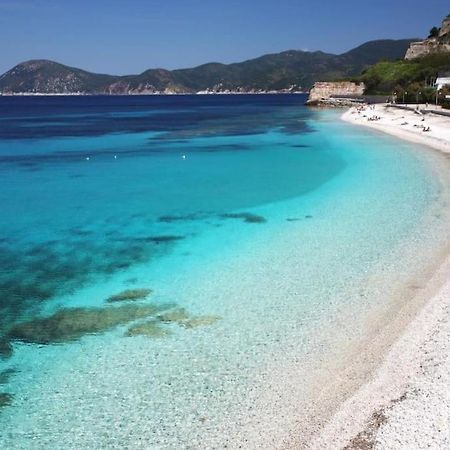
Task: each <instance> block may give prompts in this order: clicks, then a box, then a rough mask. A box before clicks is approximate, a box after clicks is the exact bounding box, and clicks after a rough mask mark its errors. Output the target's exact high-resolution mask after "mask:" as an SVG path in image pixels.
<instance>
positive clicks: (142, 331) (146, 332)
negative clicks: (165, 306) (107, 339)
mask: <svg viewBox="0 0 450 450" xmlns="http://www.w3.org/2000/svg"><path fill="white" fill-rule="evenodd" d="M169 334H171V332H170V330H168V329H167V328H163V327H162V326H161V324H160V323H159V322H158V321H156V320H149V321H147V322H143V323H139V324H136V325H132V326H131V327H130V328H128V330H127V331H126V333H125V336H139V335H142V336H147V337H152V338H160V337H165V336H168V335H169Z"/></svg>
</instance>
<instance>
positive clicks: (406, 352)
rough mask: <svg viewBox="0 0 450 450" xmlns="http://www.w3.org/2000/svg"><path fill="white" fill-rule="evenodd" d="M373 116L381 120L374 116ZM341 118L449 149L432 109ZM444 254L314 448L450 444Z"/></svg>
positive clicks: (448, 257) (449, 278)
mask: <svg viewBox="0 0 450 450" xmlns="http://www.w3.org/2000/svg"><path fill="white" fill-rule="evenodd" d="M373 116H377V117H379V119H376V120H368V118H369V117H373ZM341 119H342V120H344V121H346V122H348V123H352V124H355V125H362V126H366V127H368V128H371V129H372V130H377V131H380V132H384V133H387V134H390V135H392V136H395V137H397V138H400V139H403V140H406V141H409V142H414V143H419V144H422V145H425V146H427V147H429V148H430V149H432V150H437V151H439V152H442V153H444V154H448V153H449V152H450V118H446V117H444V118H443V117H440V116H437V115H434V114H428V115H427V116H425V117H424V120H422V116H421V115H419V114H417V113H415V112H413V111H406V110H400V109H394V108H392V107H386V105H375V106H374V107H372V108H371V109H368V108H367V109H365V110H360V112H359V113H358V111H357V108H351V109H349V110H348V111H346V112H345V113H344V114H343V115H342V116H341ZM405 122H408V123H407V124H406V123H405ZM423 124H424V125H423ZM416 125H417V126H416ZM420 125H423V126H426V127H429V130H430V131H426V132H424V131H423V128H422V127H420ZM442 256H443V258H442V259H441V263H440V264H438V266H437V267H436V268H435V270H434V273H432V275H431V277H430V278H429V279H428V280H427V281H426V283H425V285H424V286H423V287H420V288H419V289H418V293H417V295H415V296H414V298H413V299H412V300H411V301H407V302H405V303H404V305H403V306H402V307H401V309H400V310H399V311H398V313H397V315H396V317H395V318H394V319H393V320H392V321H391V322H390V323H388V324H387V325H386V327H385V329H383V330H381V331H380V333H379V334H378V336H375V339H376V340H378V341H380V342H378V343H375V345H372V343H370V346H371V347H372V348H371V349H369V350H366V349H365V353H366V352H367V354H368V356H369V358H370V352H373V351H374V350H375V351H376V349H377V345H378V346H379V345H380V344H382V341H383V340H384V341H385V344H384V345H386V343H387V348H385V352H382V354H381V355H379V356H378V362H379V364H378V365H377V367H376V369H375V370H374V371H370V369H369V372H370V373H368V374H367V375H368V378H367V380H366V382H364V383H363V384H362V385H361V386H360V387H359V388H358V389H357V390H356V391H355V392H354V393H353V394H351V395H350V397H349V398H347V399H346V400H344V401H343V402H342V403H341V404H340V406H339V408H338V409H337V411H336V412H335V413H334V414H333V415H332V417H331V419H330V420H329V421H328V422H327V423H326V424H325V425H324V427H323V428H322V429H321V430H320V431H319V433H318V434H317V435H316V437H315V438H314V439H313V440H312V441H311V443H310V445H308V448H312V449H319V448H320V449H330V450H331V449H336V448H342V449H345V450H353V449H354V450H356V449H369V448H370V449H372V448H373V449H377V448H379V449H385V448H395V449H397V448H398V449H403V448H410V449H416V448H417V449H419V448H425V447H427V446H431V447H433V448H447V447H448V446H450V425H449V424H450V392H449V391H448V387H447V386H449V385H450V344H449V342H450V248H445V249H443V251H442ZM389 336H390V337H391V339H390V342H389ZM386 341H387V342H386ZM378 348H382V347H378ZM372 356H373V357H374V359H375V360H376V359H377V355H372ZM351 370H352V368H350V371H351ZM344 375H345V371H344Z"/></svg>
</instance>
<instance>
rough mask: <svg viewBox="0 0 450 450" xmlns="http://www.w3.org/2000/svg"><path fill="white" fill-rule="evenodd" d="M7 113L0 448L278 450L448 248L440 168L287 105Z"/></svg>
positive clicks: (2, 145)
mask: <svg viewBox="0 0 450 450" xmlns="http://www.w3.org/2000/svg"><path fill="white" fill-rule="evenodd" d="M0 100H1V101H2V102H3V101H5V102H13V104H12V105H11V104H6V105H3V107H4V108H5V110H7V111H8V113H7V114H4V117H2V121H1V124H0V176H1V180H2V181H1V183H2V184H1V186H2V189H1V191H0V204H1V207H2V217H3V218H2V220H1V222H0V245H1V254H0V255H1V256H0V258H1V259H0V269H1V270H0V289H1V298H2V300H1V303H0V308H1V312H2V314H1V316H0V331H1V334H2V336H3V338H2V348H3V349H4V351H3V359H2V360H1V361H0V367H1V368H0V370H3V371H4V372H0V373H3V377H2V376H1V375H0V383H2V384H1V385H0V388H1V389H0V390H1V391H2V392H3V393H4V394H7V395H6V396H4V397H3V398H4V405H3V406H2V407H1V408H0V443H1V445H2V447H4V448H123V447H126V446H128V447H129V448H223V447H224V446H225V445H228V446H229V447H230V448H237V447H238V446H239V445H244V447H247V448H255V447H258V446H259V447H261V448H275V447H279V446H280V445H281V443H282V442H283V441H284V440H285V439H287V437H288V436H289V434H291V433H293V432H295V430H296V429H297V428H298V426H299V424H298V417H299V415H300V412H299V409H300V410H301V409H306V408H308V407H309V405H310V404H311V402H312V401H313V400H314V398H315V394H316V392H317V390H318V389H320V388H321V387H322V386H323V385H324V384H326V380H327V377H329V376H330V370H331V367H334V365H335V364H339V361H344V359H345V358H346V357H348V356H349V355H351V353H352V351H353V350H354V348H356V347H357V346H358V344H360V343H361V342H363V341H364V339H365V338H366V337H367V335H368V333H369V332H372V331H373V328H376V326H378V324H379V321H382V320H385V319H386V315H388V314H391V313H392V311H393V310H395V305H397V304H399V295H398V293H399V292H401V291H402V290H404V289H405V288H407V286H408V284H411V283H417V279H420V280H423V279H424V276H425V275H426V271H427V270H428V269H429V267H430V265H432V264H433V263H435V258H436V253H437V252H438V250H439V248H441V247H442V246H443V245H444V244H445V243H446V233H445V229H446V227H447V226H448V218H447V217H446V216H445V215H444V214H442V211H441V210H442V208H443V206H444V205H445V204H446V202H447V201H448V198H449V197H448V193H447V183H448V179H447V175H446V171H445V169H446V167H447V166H446V165H447V162H446V160H445V159H444V158H443V157H441V156H440V155H438V154H433V153H432V152H429V151H426V150H424V149H422V148H420V147H415V146H411V145H409V144H404V143H399V142H397V141H395V140H393V139H391V138H387V137H384V136H381V135H377V134H372V133H370V132H368V131H366V130H361V129H357V128H353V127H350V126H349V125H346V124H344V123H341V122H340V121H339V115H338V113H335V112H315V111H311V110H307V109H306V108H304V107H303V106H302V100H303V99H302V98H301V97H299V96H261V97H259V96H257V97H255V96H250V97H248V96H236V97H234V96H227V97H224V98H217V97H215V98H214V97H213V98H211V97H205V98H203V97H186V98H183V97H180V98H146V97H143V98H137V99H135V98H131V99H130V98H118V99H114V98H88V99H82V98H81V99H76V98H75V99H60V98H58V99H0ZM14 102H16V103H14ZM0 107H2V104H1V103H0ZM129 289H141V290H142V289H151V290H152V293H151V294H149V295H148V297H147V298H145V299H139V300H130V301H124V302H114V303H108V302H107V299H108V298H109V297H111V296H112V295H115V294H118V293H121V292H123V291H124V290H129ZM402 298H403V297H402ZM150 305H153V306H155V307H158V308H159V309H160V311H157V312H151V311H147V310H144V308H145V307H146V306H150ZM164 305H167V306H164ZM130 306H131V307H132V308H134V310H133V312H132V313H130V309H126V308H125V309H121V308H123V307H130ZM67 308H69V309H67ZM73 308H83V309H81V310H80V309H78V310H74V309H73ZM97 308H99V309H97ZM112 308H117V309H118V311H120V312H119V313H117V310H116V316H115V318H117V314H119V315H120V314H122V315H123V317H122V316H121V318H120V320H116V321H115V322H114V320H115V319H114V320H113V322H107V320H109V319H108V318H109V317H110V316H111V315H112V314H113V313H111V310H112ZM139 308H142V309H141V311H143V312H142V316H137V315H136V314H139V312H137V311H139ZM179 308H183V309H184V311H183V312H180V310H179ZM393 308H394V309H393ZM61 310H62V311H64V313H65V314H67V316H66V317H65V318H64V320H62V319H61V316H58V312H61ZM74 311H76V313H74ZM80 311H81V312H80ZM122 311H123V312H122ZM93 312H94V313H98V315H97V316H95V322H96V326H97V325H98V328H96V327H95V326H93V327H92V326H91V329H86V328H85V329H83V330H81V331H79V332H78V331H77V330H78V329H79V324H80V321H81V322H83V323H86V322H89V321H92V316H91V315H89V314H92V313H93ZM167 312H169V313H171V314H172V316H171V317H172V318H171V319H167V317H168V316H166V319H165V320H163V319H162V318H161V317H162V316H161V314H164V313H167ZM175 313H176V314H175ZM55 314H56V316H55ZM77 314H81V316H77ZM83 314H84V315H83ZM133 314H134V315H133ZM42 317H50V318H52V320H49V321H47V322H42V321H41V322H39V318H42ZM55 317H56V319H55ZM149 320H150V323H151V325H150V326H148V327H147V328H145V327H140V328H139V327H136V326H137V325H138V326H139V325H143V324H144V325H145V324H147V325H148V321H149ZM18 324H19V326H20V324H25V331H24V328H23V325H22V328H17V327H18ZM76 327H78V328H77V329H76V330H75V331H74V328H76ZM88 328H89V327H88ZM18 329H20V332H18V331H17V330H18ZM145 333H147V334H145ZM130 334H131V336H130ZM2 380H3V381H2ZM299 405H301V406H300V407H299Z"/></svg>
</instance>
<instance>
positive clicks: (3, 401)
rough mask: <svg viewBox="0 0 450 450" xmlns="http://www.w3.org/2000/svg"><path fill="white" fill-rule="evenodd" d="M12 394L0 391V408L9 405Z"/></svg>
mask: <svg viewBox="0 0 450 450" xmlns="http://www.w3.org/2000/svg"><path fill="white" fill-rule="evenodd" d="M12 399H13V396H12V394H8V393H7V392H0V408H2V407H4V406H9V405H10V404H11V403H12Z"/></svg>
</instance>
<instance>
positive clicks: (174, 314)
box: [125, 308, 221, 337]
mask: <svg viewBox="0 0 450 450" xmlns="http://www.w3.org/2000/svg"><path fill="white" fill-rule="evenodd" d="M220 319H221V317H219V316H206V315H205V316H190V315H189V313H188V312H187V311H186V310H185V309H184V308H173V309H169V310H167V311H163V312H161V313H160V314H157V315H156V317H155V318H154V319H151V320H149V321H147V322H144V323H140V324H137V325H133V326H131V327H130V328H129V329H128V330H127V332H126V333H125V336H137V335H143V336H148V337H164V336H168V335H169V334H171V333H170V331H169V330H168V329H167V328H163V327H162V325H171V324H174V325H178V326H180V327H183V328H197V327H201V326H208V325H212V324H214V323H215V322H217V321H218V320H220Z"/></svg>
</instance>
